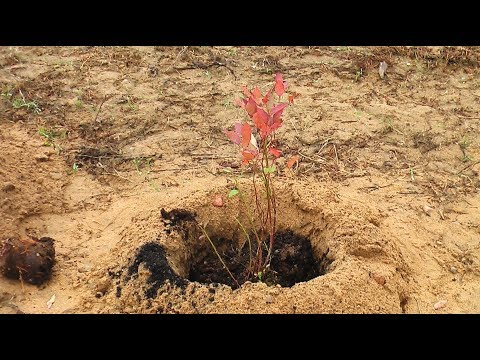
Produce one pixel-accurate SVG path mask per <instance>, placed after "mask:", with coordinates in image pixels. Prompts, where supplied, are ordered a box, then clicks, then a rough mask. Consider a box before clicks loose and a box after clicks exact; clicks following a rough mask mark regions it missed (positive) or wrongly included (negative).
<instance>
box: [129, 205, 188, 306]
mask: <svg viewBox="0 0 480 360" xmlns="http://www.w3.org/2000/svg"><path fill="white" fill-rule="evenodd" d="M162 210H163V209H162ZM140 264H144V266H145V267H146V268H147V269H148V270H149V271H150V276H149V277H148V279H147V283H148V284H150V285H151V286H150V287H149V288H148V289H147V290H146V291H145V296H146V297H147V298H149V299H151V298H154V297H156V296H157V290H158V289H159V288H160V287H161V286H162V285H163V284H164V283H165V282H166V281H167V280H169V281H170V283H173V284H175V285H177V286H180V287H185V286H186V284H187V282H186V281H185V280H184V279H182V278H181V277H180V276H178V275H177V274H175V272H174V271H173V270H172V268H171V267H170V265H169V263H168V261H167V257H166V253H165V249H164V248H163V246H162V245H160V244H157V243H154V242H149V243H146V244H144V245H142V246H141V247H140V250H138V252H137V255H136V256H135V260H134V261H133V264H132V265H130V267H129V268H128V274H127V278H126V280H127V281H128V280H129V279H130V278H131V276H132V275H134V274H137V273H138V267H139V266H140Z"/></svg>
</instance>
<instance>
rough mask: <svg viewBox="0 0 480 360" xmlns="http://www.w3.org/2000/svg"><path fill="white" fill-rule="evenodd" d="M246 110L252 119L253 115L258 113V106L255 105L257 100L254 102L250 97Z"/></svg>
mask: <svg viewBox="0 0 480 360" xmlns="http://www.w3.org/2000/svg"><path fill="white" fill-rule="evenodd" d="M245 110H246V111H247V113H248V115H249V116H250V117H252V116H253V114H255V112H256V111H257V104H256V103H255V100H253V98H252V97H250V98H249V99H248V101H247V103H246V104H245Z"/></svg>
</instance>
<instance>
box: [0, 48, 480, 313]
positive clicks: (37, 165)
mask: <svg viewBox="0 0 480 360" xmlns="http://www.w3.org/2000/svg"><path fill="white" fill-rule="evenodd" d="M479 60H480V49H478V48H458V47H454V48H450V47H438V48H437V47H431V48H430V47H429V48H425V47H423V48H413V47H372V48H357V47H321V48H317V47H310V48H307V47H155V48H143V47H56V48H49V47H34V48H30V47H3V48H0V86H1V93H2V96H1V98H0V113H1V114H2V116H1V117H0V123H1V126H2V131H1V132H0V161H1V164H2V165H1V166H0V215H1V220H0V240H3V239H7V238H11V237H28V236H36V237H41V236H49V237H52V238H54V239H55V240H56V242H55V246H56V253H57V256H56V265H55V266H54V273H53V277H52V279H51V280H50V281H49V282H48V283H46V284H44V285H42V286H40V287H37V286H33V285H28V284H22V283H21V282H20V281H16V280H8V279H5V278H0V313H15V312H24V313H92V312H93V313H124V312H128V313H136V312H146V313H163V312H174V313H175V312H176V313H218V312H221V313H226V312H227V313H230V312H237V313H294V312H297V313H478V312H480V296H479V294H480V271H479V270H480V269H479V260H480V256H479V255H480V211H479V207H480V193H479V189H480V182H479V176H478V171H479V168H480V164H479V162H478V161H479V159H480V148H479V142H478V139H479V138H480V137H479V133H480V120H479V119H480V115H479V113H478V111H477V110H476V109H477V108H478V103H479V98H480V89H479V85H480V77H479V70H478V69H479ZM381 61H386V62H387V63H388V65H389V66H388V69H387V75H386V77H385V78H384V79H381V78H380V76H379V74H378V70H377V69H378V64H379V63H380V62H381ZM276 71H281V72H282V73H283V75H284V78H285V79H286V80H287V81H288V82H289V84H290V88H289V90H291V91H293V92H295V93H296V94H297V97H296V99H295V104H294V106H292V107H289V108H288V109H287V111H286V115H285V123H284V127H283V128H282V129H281V130H280V132H279V139H280V140H281V147H282V148H283V150H284V155H285V156H289V155H294V154H299V155H300V156H301V161H300V163H299V164H298V167H296V168H295V169H294V171H293V172H287V171H285V172H283V171H282V172H281V173H279V174H278V176H277V178H276V184H277V187H278V196H279V226H280V227H281V228H285V229H287V228H288V229H293V230H295V231H296V232H298V233H300V234H302V235H305V236H307V237H309V239H310V240H311V243H312V247H313V249H314V252H315V253H316V255H317V256H320V255H321V254H324V253H325V251H326V249H327V248H328V249H329V252H328V256H329V258H330V260H331V264H330V265H329V268H328V271H327V273H326V274H325V275H323V276H320V277H317V278H315V279H313V280H310V281H307V282H303V283H298V284H296V285H295V286H293V287H291V288H282V287H278V286H273V287H268V286H266V285H264V284H262V283H255V284H245V285H243V286H242V287H241V288H240V289H237V290H232V289H231V288H229V287H227V286H217V287H213V286H207V285H201V284H198V283H190V284H189V285H188V286H187V287H186V288H185V289H181V288H178V287H175V286H173V285H171V284H165V285H164V286H163V287H161V288H160V289H159V290H158V293H157V296H156V297H154V298H147V297H146V296H145V289H146V288H148V286H149V285H148V276H149V271H148V270H146V269H145V268H144V267H140V269H139V273H138V276H136V277H132V278H128V277H126V269H128V267H129V266H130V265H131V263H132V261H133V259H134V257H135V254H136V252H137V250H138V249H139V247H140V246H141V245H142V244H144V243H147V242H151V241H155V242H157V243H159V244H162V245H163V246H164V247H165V249H166V250H167V254H168V261H169V263H170V265H171V266H172V268H173V269H174V270H175V271H176V272H177V273H178V274H179V275H181V276H186V275H187V272H188V262H189V261H190V260H189V259H188V256H186V255H185V254H188V250H189V249H187V248H186V245H185V243H184V241H183V240H182V239H181V236H180V235H179V234H178V233H175V232H173V233H170V234H167V232H166V231H165V224H164V223H163V222H162V220H161V216H160V209H162V208H165V209H173V208H185V209H188V210H190V211H194V212H196V213H197V214H198V218H199V219H200V220H201V221H203V222H208V223H209V224H210V225H209V226H210V229H211V231H213V232H218V233H222V234H225V233H226V234H231V235H232V236H234V235H235V232H236V231H238V229H237V228H236V227H235V223H234V217H235V216H236V214H238V211H239V210H238V208H239V207H238V203H236V202H235V200H232V199H230V200H228V199H227V198H226V193H227V192H228V189H229V188H231V185H232V183H233V176H234V175H238V174H239V170H238V169H236V168H234V170H233V174H228V173H226V172H225V171H224V170H225V169H227V168H228V167H229V166H232V165H234V164H236V163H237V162H238V158H237V155H236V153H237V151H236V149H235V147H234V146H233V145H231V144H229V142H228V139H227V138H226V137H225V135H224V134H223V129H225V128H227V127H230V126H231V125H232V124H233V123H234V122H235V121H236V120H239V119H243V118H244V117H243V114H242V112H241V109H239V108H237V107H236V106H235V105H234V100H235V98H236V97H239V95H240V93H239V91H240V89H241V86H242V85H248V86H249V87H250V86H253V85H257V84H258V85H259V86H260V87H261V88H262V90H264V89H265V88H267V87H268V86H271V84H272V80H273V74H274V73H275V72H276ZM23 98H24V99H25V101H24V102H22V100H23ZM32 101H35V103H36V104H37V106H38V109H39V110H41V112H36V111H35V110H36V107H35V105H34V104H30V105H29V106H27V104H28V103H30V102H32ZM22 104H23V105H24V106H22ZM14 105H15V106H14ZM280 161H285V160H282V159H281V160H280ZM215 194H221V195H222V196H223V197H224V200H225V206H224V207H222V208H218V207H214V206H213V205H212V204H211V200H212V198H213V196H214V195H215ZM52 295H55V302H54V304H53V306H51V308H48V307H47V305H46V304H47V301H48V300H49V299H51V297H52ZM441 300H445V301H446V303H444V304H445V306H444V307H442V308H439V309H435V308H434V304H436V303H438V302H439V301H441Z"/></svg>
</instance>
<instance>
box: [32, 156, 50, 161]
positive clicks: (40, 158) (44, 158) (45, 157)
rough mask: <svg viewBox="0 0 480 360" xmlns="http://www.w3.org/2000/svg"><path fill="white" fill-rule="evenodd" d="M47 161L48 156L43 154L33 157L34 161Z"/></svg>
mask: <svg viewBox="0 0 480 360" xmlns="http://www.w3.org/2000/svg"><path fill="white" fill-rule="evenodd" d="M48 159H49V158H48V156H47V155H45V154H38V155H35V160H36V161H38V162H45V161H48Z"/></svg>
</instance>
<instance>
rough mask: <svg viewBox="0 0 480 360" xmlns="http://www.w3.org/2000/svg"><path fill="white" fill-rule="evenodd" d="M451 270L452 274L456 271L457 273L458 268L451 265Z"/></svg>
mask: <svg viewBox="0 0 480 360" xmlns="http://www.w3.org/2000/svg"><path fill="white" fill-rule="evenodd" d="M450 272H451V273H452V274H456V273H457V268H456V267H455V266H451V267H450Z"/></svg>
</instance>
